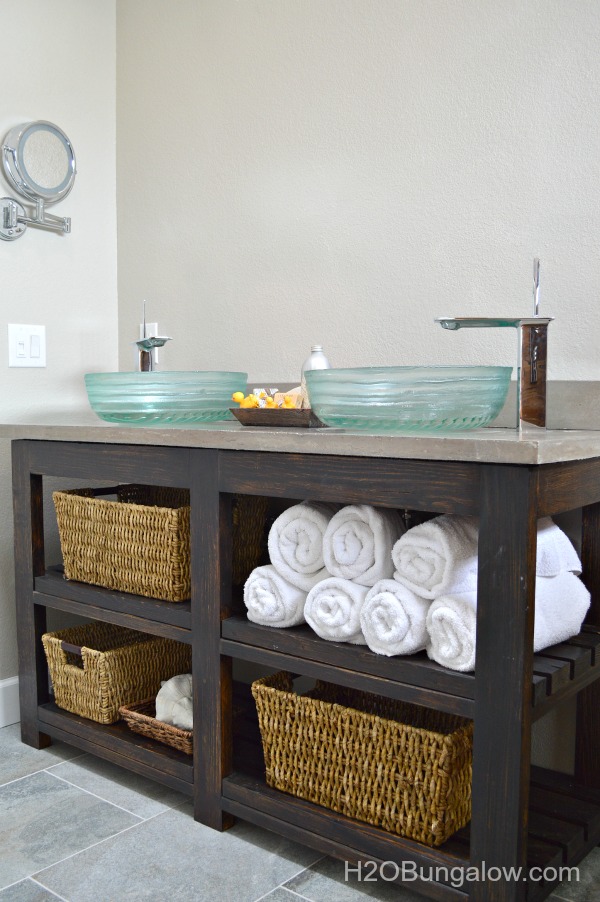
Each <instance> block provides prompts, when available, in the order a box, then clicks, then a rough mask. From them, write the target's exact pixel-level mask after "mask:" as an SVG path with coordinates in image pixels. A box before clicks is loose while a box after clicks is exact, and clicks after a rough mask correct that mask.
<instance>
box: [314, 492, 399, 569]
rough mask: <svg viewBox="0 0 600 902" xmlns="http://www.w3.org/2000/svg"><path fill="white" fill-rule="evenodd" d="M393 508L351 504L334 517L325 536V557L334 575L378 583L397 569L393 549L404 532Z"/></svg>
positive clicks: (326, 563)
mask: <svg viewBox="0 0 600 902" xmlns="http://www.w3.org/2000/svg"><path fill="white" fill-rule="evenodd" d="M404 529H405V527H404V524H403V522H402V519H401V517H400V514H399V513H398V512H397V511H395V510H392V509H391V508H382V507H372V506H371V505H370V504H349V505H347V506H346V507H343V508H342V509H341V510H339V511H338V512H337V513H336V514H335V515H334V516H333V517H332V518H331V520H330V522H329V525H328V526H327V529H326V530H325V535H324V536H323V560H324V562H325V566H326V568H327V570H328V571H329V573H331V575H332V576H338V577H340V578H341V579H351V580H354V581H355V582H357V583H359V584H360V585H361V586H374V585H375V583H376V582H377V581H378V580H380V579H389V578H391V576H392V573H393V571H394V564H393V562H392V548H393V547H394V544H395V542H396V541H397V540H398V538H399V537H400V536H401V535H402V533H403V532H404Z"/></svg>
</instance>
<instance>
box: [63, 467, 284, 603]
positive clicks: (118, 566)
mask: <svg viewBox="0 0 600 902" xmlns="http://www.w3.org/2000/svg"><path fill="white" fill-rule="evenodd" d="M98 494H116V496H117V500H116V501H108V500H106V499H104V498H98V497H96V496H97V495H98ZM52 497H53V500H54V506H55V509H56V519H57V522H58V531H59V535H60V544H61V549H62V555H63V563H64V573H65V577H66V579H74V580H78V581H79V582H84V583H92V584H93V585H96V586H103V587H104V588H106V589H115V590H117V591H120V592H130V593H133V594H135V595H144V596H146V597H149V598H159V599H162V600H164V601H184V600H186V599H188V598H189V597H190V591H191V583H190V506H189V491H188V490H187V489H173V488H163V487H160V486H147V485H135V484H134V485H121V486H118V487H116V488H113V489H108V490H107V489H90V488H84V489H71V490H68V491H65V492H54V493H53V496H52ZM266 511H267V499H266V498H261V497H257V496H248V495H236V496H234V502H233V563H232V570H233V581H234V583H236V584H241V583H243V582H244V581H245V579H246V577H247V576H248V575H249V573H250V571H251V570H252V569H253V567H255V566H256V565H257V563H258V561H259V558H260V555H261V553H262V542H263V534H264V527H265V521H266Z"/></svg>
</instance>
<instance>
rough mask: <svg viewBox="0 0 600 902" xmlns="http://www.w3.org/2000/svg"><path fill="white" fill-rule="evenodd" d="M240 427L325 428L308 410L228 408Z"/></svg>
mask: <svg viewBox="0 0 600 902" xmlns="http://www.w3.org/2000/svg"><path fill="white" fill-rule="evenodd" d="M229 409H230V410H231V412H232V414H233V415H234V417H235V418H236V420H239V422H240V423H241V424H242V426H288V427H291V428H293V429H297V428H298V427H301V428H303V429H320V428H323V427H325V428H326V425H325V423H322V422H321V420H320V419H319V418H318V416H317V415H316V414H315V413H314V412H313V411H312V410H310V409H306V410H295V409H291V410H282V409H281V407H279V408H272V407H271V408H269V407H230V408H229Z"/></svg>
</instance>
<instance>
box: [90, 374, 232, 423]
mask: <svg viewBox="0 0 600 902" xmlns="http://www.w3.org/2000/svg"><path fill="white" fill-rule="evenodd" d="M247 381H248V374H247V373H228V372H222V371H219V370H215V371H206V372H183V371H182V372H151V373H139V372H131V373H87V374H86V376H85V387H86V389H87V393H88V398H89V402H90V404H91V407H92V410H94V412H95V413H96V414H98V416H99V417H101V419H103V420H107V421H108V422H109V423H126V424H127V425H130V426H131V425H136V424H139V425H140V426H152V425H157V426H164V425H183V424H186V423H190V424H192V423H212V422H215V421H217V420H230V419H233V417H232V415H231V414H230V413H229V408H230V407H231V395H232V394H233V392H235V391H243V392H244V393H245V391H246V383H247Z"/></svg>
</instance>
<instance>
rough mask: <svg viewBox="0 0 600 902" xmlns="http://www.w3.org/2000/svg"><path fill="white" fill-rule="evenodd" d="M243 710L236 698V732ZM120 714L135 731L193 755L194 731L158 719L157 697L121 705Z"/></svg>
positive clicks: (234, 712) (234, 724) (234, 718)
mask: <svg viewBox="0 0 600 902" xmlns="http://www.w3.org/2000/svg"><path fill="white" fill-rule="evenodd" d="M248 695H249V693H248ZM243 711H244V709H243V705H242V704H241V703H240V702H239V701H236V700H235V699H234V703H233V710H232V716H233V731H234V733H236V732H239V727H237V719H238V718H240V717H241V715H242V714H243ZM119 715H120V717H121V718H122V719H123V720H124V721H125V723H126V724H127V726H128V727H129V729H130V730H133V732H134V733H139V735H140V736H145V737H146V739H155V740H156V741H157V742H162V743H163V745H170V746H171V747H172V748H174V749H179V751H180V752H185V754H186V755H193V753H194V731H193V730H182V729H181V728H180V727H175V726H173V724H170V723H165V722H164V721H163V720H158V718H157V717H156V698H154V697H152V698H147V699H145V700H144V701H141V702H137V703H134V704H130V705H121V707H120V708H119ZM236 728H237V729H236Z"/></svg>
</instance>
